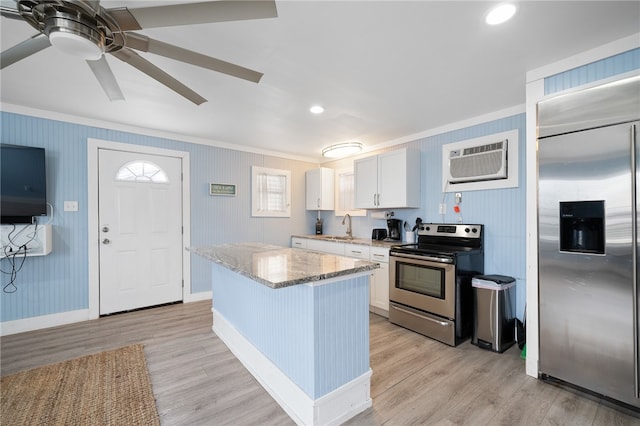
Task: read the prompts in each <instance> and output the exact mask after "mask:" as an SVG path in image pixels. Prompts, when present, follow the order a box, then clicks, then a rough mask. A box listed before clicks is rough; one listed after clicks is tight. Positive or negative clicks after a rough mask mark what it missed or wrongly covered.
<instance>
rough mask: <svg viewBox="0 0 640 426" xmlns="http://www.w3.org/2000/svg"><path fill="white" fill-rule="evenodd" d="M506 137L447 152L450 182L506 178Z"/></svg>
mask: <svg viewBox="0 0 640 426" xmlns="http://www.w3.org/2000/svg"><path fill="white" fill-rule="evenodd" d="M507 142H508V141H507V139H505V140H502V141H499V142H493V143H489V144H484V145H476V146H469V147H464V148H462V149H456V150H452V151H450V152H449V176H448V182H449V183H451V184H456V183H463V182H478V181H484V180H494V179H506V178H507Z"/></svg>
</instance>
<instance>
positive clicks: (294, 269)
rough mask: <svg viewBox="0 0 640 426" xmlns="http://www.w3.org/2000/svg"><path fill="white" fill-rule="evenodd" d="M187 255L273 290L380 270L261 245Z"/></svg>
mask: <svg viewBox="0 0 640 426" xmlns="http://www.w3.org/2000/svg"><path fill="white" fill-rule="evenodd" d="M189 251H191V252H193V253H195V254H197V255H200V256H202V257H204V258H205V259H209V260H211V261H213V262H215V263H218V264H220V265H223V266H224V267H226V268H228V269H230V270H232V271H235V272H238V273H239V274H241V275H244V276H246V277H248V278H251V279H252V280H254V281H257V282H259V283H261V284H264V285H266V286H268V287H271V288H274V289H275V288H282V287H288V286H292V285H297V284H304V283H308V282H313V281H320V280H325V279H328V278H335V277H340V276H343V275H350V274H355V273H358V272H365V271H370V270H372V269H376V268H379V267H380V265H379V264H378V263H375V262H369V261H366V260H360V259H353V258H350V257H344V256H336V255H333V254H324V253H314V252H310V251H306V250H300V249H291V248H283V247H280V246H274V245H269V244H263V243H236V244H223V245H218V246H208V247H193V248H190V249H189Z"/></svg>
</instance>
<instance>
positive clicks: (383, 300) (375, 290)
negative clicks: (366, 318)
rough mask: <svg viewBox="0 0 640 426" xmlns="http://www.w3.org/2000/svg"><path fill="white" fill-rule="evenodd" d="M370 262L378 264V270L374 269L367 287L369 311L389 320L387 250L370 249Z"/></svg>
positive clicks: (381, 248)
mask: <svg viewBox="0 0 640 426" xmlns="http://www.w3.org/2000/svg"><path fill="white" fill-rule="evenodd" d="M370 259H371V261H372V262H380V269H374V270H373V274H372V276H371V285H370V286H369V310H370V311H371V312H373V313H375V314H378V315H382V316H384V317H387V318H389V249H388V248H384V247H371V257H370Z"/></svg>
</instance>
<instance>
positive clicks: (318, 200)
mask: <svg viewBox="0 0 640 426" xmlns="http://www.w3.org/2000/svg"><path fill="white" fill-rule="evenodd" d="M318 208H320V198H318Z"/></svg>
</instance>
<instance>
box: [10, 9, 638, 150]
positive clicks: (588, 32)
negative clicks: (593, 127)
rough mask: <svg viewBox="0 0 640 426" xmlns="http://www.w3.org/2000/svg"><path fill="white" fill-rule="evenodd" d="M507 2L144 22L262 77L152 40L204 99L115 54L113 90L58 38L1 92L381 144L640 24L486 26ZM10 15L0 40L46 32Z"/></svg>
mask: <svg viewBox="0 0 640 426" xmlns="http://www.w3.org/2000/svg"><path fill="white" fill-rule="evenodd" d="M3 3H6V2H3ZM159 3H160V4H162V3H163V2H149V1H105V0H103V1H102V3H101V4H102V5H103V6H104V7H105V8H107V9H109V8H112V7H120V6H123V5H124V6H127V7H129V8H131V9H133V8H136V7H143V6H149V5H152V4H159ZM172 3H179V2H172ZM183 3H189V2H183ZM497 3H498V2H497V1H496V2H487V1H410V2H404V1H389V2H383V1H336V2H332V1H277V2H276V4H277V8H278V17H277V18H272V19H262V20H250V21H237V22H222V23H214V24H203V25H192V26H181V27H167V28H156V29H149V30H142V31H139V32H140V33H143V34H145V35H147V36H149V37H152V38H155V39H158V40H161V41H164V42H167V43H171V44H175V45H178V46H180V47H184V48H187V49H191V50H194V51H197V52H200V53H203V54H206V55H209V56H213V57H216V58H219V59H223V60H226V61H229V62H233V63H236V64H239V65H242V66H245V67H248V68H251V69H255V70H257V71H260V72H263V73H264V77H263V78H262V80H261V81H260V83H258V84H255V83H251V82H247V81H244V80H240V79H237V78H233V77H229V76H227V75H224V74H219V73H215V72H212V71H209V70H206V69H202V68H198V67H195V66H192V65H187V64H183V63H180V62H176V61H173V60H170V59H165V58H162V57H159V56H155V55H152V54H145V53H141V55H142V56H144V57H145V58H147V59H149V60H150V61H151V62H153V63H154V64H155V65H158V66H160V67H161V68H163V69H164V70H165V71H167V72H168V73H170V74H171V75H173V76H174V77H176V78H178V79H179V80H181V81H182V82H183V83H185V84H186V85H187V86H189V87H191V88H192V89H194V90H195V91H196V92H198V93H199V94H201V95H202V96H204V97H205V98H207V99H208V102H206V103H204V104H202V105H200V106H196V105H194V104H192V103H191V102H189V101H188V100H186V99H184V98H182V97H181V96H179V95H177V94H176V93H174V92H173V91H171V90H169V89H167V88H166V87H164V86H162V85H161V84H159V83H157V82H156V81H154V80H152V79H151V78H149V77H147V76H146V75H144V74H142V73H141V72H139V71H138V70H136V69H134V68H132V67H130V66H129V65H127V64H125V63H123V62H121V61H119V60H117V59H115V58H113V57H111V56H108V61H109V64H110V66H111V68H112V69H113V72H114V74H115V76H116V78H117V80H118V82H119V84H120V86H121V88H122V91H123V93H124V96H125V98H126V100H125V101H118V102H110V101H109V100H108V99H107V97H106V95H105V94H104V92H103V91H102V89H101V87H100V85H99V84H98V82H97V80H96V79H95V77H94V75H93V74H92V72H91V71H90V69H89V67H88V66H87V65H86V63H84V62H83V61H81V60H79V59H76V58H72V57H69V56H66V55H64V54H62V53H58V52H57V51H56V50H55V48H53V47H51V48H48V49H46V50H44V51H41V52H39V53H37V54H35V55H33V56H31V57H29V58H27V59H24V60H22V61H20V62H18V63H16V64H13V65H11V66H9V67H7V68H5V69H4V70H2V71H1V72H0V79H1V95H0V100H1V101H2V103H3V104H13V105H17V106H21V107H27V108H35V109H40V110H45V111H55V112H59V113H63V114H70V115H74V116H78V117H83V118H89V119H98V120H104V121H107V122H112V123H118V124H120V125H130V126H136V127H142V128H148V129H154V130H159V131H161V132H169V133H173V134H177V135H185V136H188V137H190V138H196V140H197V139H203V140H208V141H212V142H215V143H223V144H230V145H235V146H238V147H239V148H240V149H251V150H256V149H257V150H267V151H275V152H283V153H287V154H290V155H295V156H300V157H304V158H311V159H316V160H320V159H321V156H320V152H321V150H322V148H323V147H324V146H326V145H330V144H333V143H338V142H343V141H348V140H359V141H361V142H362V143H363V144H364V145H365V147H371V146H375V145H378V144H383V143H386V142H389V141H393V140H396V139H400V138H403V137H406V136H408V135H413V134H416V133H420V132H424V131H427V130H429V129H434V128H437V127H440V126H444V125H447V124H450V123H455V122H457V121H461V120H465V119H469V118H473V117H477V116H480V115H483V114H487V113H491V112H494V111H498V110H502V109H505V108H511V107H514V106H518V105H523V104H524V102H525V76H526V72H527V71H528V70H532V69H536V68H538V67H541V66H544V65H547V64H550V63H553V62H556V61H559V60H561V59H564V58H567V57H569V56H572V55H575V54H578V53H581V52H584V51H586V50H589V49H592V48H595V47H598V46H601V45H604V44H606V43H609V42H612V41H615V40H618V39H621V38H623V37H627V36H630V35H634V34H637V33H638V32H639V31H640V2H639V1H621V2H616V1H584V2H582V1H567V2H561V1H519V2H517V4H518V13H517V14H516V16H515V17H514V18H513V19H512V20H511V21H509V22H507V23H506V24H503V25H501V26H496V27H489V26H487V25H486V24H484V22H483V17H484V14H485V13H486V12H487V10H488V9H489V8H490V7H491V6H492V5H494V4H497ZM1 25H2V28H1V36H2V40H1V42H0V44H1V48H2V50H3V51H4V50H5V49H7V48H9V47H11V46H14V45H15V44H17V43H19V42H21V41H22V40H24V39H26V38H28V37H30V36H32V35H34V33H35V31H34V30H33V29H32V28H31V27H30V26H29V25H28V24H26V23H23V22H20V21H15V20H10V19H6V18H2V21H1ZM313 104H321V105H323V106H324V107H325V108H326V112H325V113H324V114H322V115H320V116H314V115H312V114H310V113H309V111H308V110H309V107H310V106H311V105H313ZM243 147H244V148H243Z"/></svg>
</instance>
